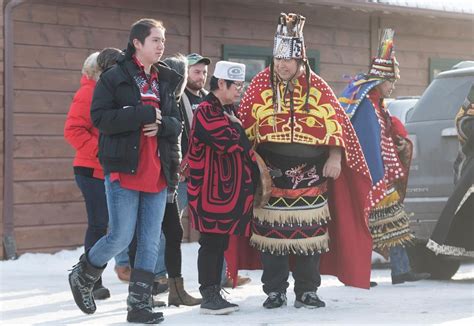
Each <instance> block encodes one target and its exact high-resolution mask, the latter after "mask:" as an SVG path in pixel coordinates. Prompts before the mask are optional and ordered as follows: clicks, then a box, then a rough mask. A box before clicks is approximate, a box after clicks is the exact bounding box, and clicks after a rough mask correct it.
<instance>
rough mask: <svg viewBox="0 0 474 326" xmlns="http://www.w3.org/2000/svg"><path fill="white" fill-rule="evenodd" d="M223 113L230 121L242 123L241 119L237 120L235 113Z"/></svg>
mask: <svg viewBox="0 0 474 326" xmlns="http://www.w3.org/2000/svg"><path fill="white" fill-rule="evenodd" d="M224 114H225V115H226V116H227V117H228V118H229V120H230V121H231V122H234V123H238V124H239V125H242V121H240V120H239V118H237V117H236V116H235V115H233V114H230V113H227V112H225V111H224Z"/></svg>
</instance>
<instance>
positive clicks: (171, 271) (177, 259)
mask: <svg viewBox="0 0 474 326" xmlns="http://www.w3.org/2000/svg"><path fill="white" fill-rule="evenodd" d="M162 230H163V234H164V235H165V238H166V247H165V266H166V271H167V272H168V277H181V242H182V240H183V226H182V225H181V220H180V218H179V211H178V204H177V202H176V200H175V201H174V203H167V204H166V208H165V216H164V217H163V224H162ZM156 236H157V237H159V236H160V235H159V234H157V235H156ZM136 252H137V235H136V233H135V236H134V237H133V240H132V243H130V246H129V249H128V255H129V259H130V266H131V267H132V268H133V262H134V261H135V254H136Z"/></svg>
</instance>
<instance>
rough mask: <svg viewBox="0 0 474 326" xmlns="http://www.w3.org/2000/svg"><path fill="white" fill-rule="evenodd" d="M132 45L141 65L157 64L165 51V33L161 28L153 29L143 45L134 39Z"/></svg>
mask: <svg viewBox="0 0 474 326" xmlns="http://www.w3.org/2000/svg"><path fill="white" fill-rule="evenodd" d="M133 45H134V46H135V49H136V55H137V57H138V59H139V60H140V61H141V63H142V64H143V65H145V66H147V65H152V64H154V63H157V62H158V61H160V59H161V56H162V55H163V52H164V51H165V32H164V30H163V29H161V28H156V27H153V28H152V29H151V30H150V35H148V36H147V37H146V38H145V42H144V43H143V44H142V43H141V42H140V41H139V40H138V39H134V40H133Z"/></svg>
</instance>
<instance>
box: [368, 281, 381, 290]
mask: <svg viewBox="0 0 474 326" xmlns="http://www.w3.org/2000/svg"><path fill="white" fill-rule="evenodd" d="M377 285H379V284H378V283H377V282H374V281H370V287H371V288H374V287H376V286H377Z"/></svg>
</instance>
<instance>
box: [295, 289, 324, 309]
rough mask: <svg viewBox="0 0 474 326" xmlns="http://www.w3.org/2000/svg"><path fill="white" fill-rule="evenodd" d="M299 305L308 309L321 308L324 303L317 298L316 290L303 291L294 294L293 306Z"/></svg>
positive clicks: (298, 306) (297, 306)
mask: <svg viewBox="0 0 474 326" xmlns="http://www.w3.org/2000/svg"><path fill="white" fill-rule="evenodd" d="M301 307H305V308H309V309H314V308H322V307H326V303H325V302H324V301H322V300H321V299H319V297H318V295H317V294H316V291H309V292H305V293H303V294H302V295H301V296H299V295H296V300H295V308H301Z"/></svg>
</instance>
